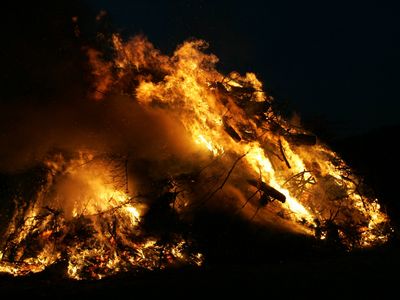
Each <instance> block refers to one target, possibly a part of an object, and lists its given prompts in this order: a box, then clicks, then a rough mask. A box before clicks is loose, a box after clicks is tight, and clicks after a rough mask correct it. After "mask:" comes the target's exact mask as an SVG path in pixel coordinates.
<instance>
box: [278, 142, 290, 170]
mask: <svg viewBox="0 0 400 300" xmlns="http://www.w3.org/2000/svg"><path fill="white" fill-rule="evenodd" d="M279 150H280V151H281V154H282V156H283V160H284V161H285V164H286V166H287V167H288V168H289V169H291V168H292V167H291V166H290V164H289V161H288V160H287V158H286V155H285V151H284V150H283V146H282V142H281V140H279Z"/></svg>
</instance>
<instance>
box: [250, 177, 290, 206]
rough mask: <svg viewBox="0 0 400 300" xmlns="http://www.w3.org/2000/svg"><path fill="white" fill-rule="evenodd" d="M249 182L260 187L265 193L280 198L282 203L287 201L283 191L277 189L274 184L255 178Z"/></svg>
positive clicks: (276, 198)
mask: <svg viewBox="0 0 400 300" xmlns="http://www.w3.org/2000/svg"><path fill="white" fill-rule="evenodd" d="M247 182H248V183H249V184H250V185H252V186H254V187H256V188H257V189H259V190H260V191H262V192H263V193H264V195H266V196H269V197H271V198H273V199H275V200H278V201H280V202H282V203H285V201H286V196H285V195H284V194H282V193H281V192H279V191H277V190H276V189H274V188H273V187H272V186H270V185H268V184H266V183H265V182H263V181H257V180H254V179H248V180H247Z"/></svg>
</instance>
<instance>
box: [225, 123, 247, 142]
mask: <svg viewBox="0 0 400 300" xmlns="http://www.w3.org/2000/svg"><path fill="white" fill-rule="evenodd" d="M223 122H224V130H225V132H226V133H227V134H229V135H230V137H231V138H233V139H234V140H235V141H236V142H240V141H241V140H242V138H241V137H240V135H239V134H238V133H237V132H236V130H235V129H234V128H233V127H232V126H231V125H229V124H228V122H227V120H226V118H224V119H223Z"/></svg>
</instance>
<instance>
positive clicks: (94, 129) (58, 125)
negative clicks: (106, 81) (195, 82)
mask: <svg viewBox="0 0 400 300" xmlns="http://www.w3.org/2000/svg"><path fill="white" fill-rule="evenodd" d="M1 111H2V117H1V120H0V128H1V130H2V132H1V136H2V138H1V140H0V170H1V171H7V172H9V171H16V170H21V169H25V168H28V167H31V166H33V165H35V164H37V163H39V162H41V161H43V158H44V157H45V156H46V154H47V153H48V152H49V151H52V150H54V149H58V150H61V151H76V150H77V149H90V150H94V151H96V152H100V153H101V152H112V153H120V154H125V155H126V154H134V156H135V157H136V158H142V159H150V158H151V159H159V160H165V159H167V158H170V157H171V156H174V155H175V156H176V155H179V157H181V158H185V157H188V156H189V155H190V154H191V153H192V152H193V151H194V150H195V149H194V148H193V146H192V145H193V143H191V142H190V141H189V138H188V137H187V135H186V133H185V131H184V129H183V127H182V125H181V124H180V123H179V122H178V121H177V120H175V119H173V118H172V117H171V116H167V115H166V114H163V113H162V112H161V111H158V110H156V109H152V110H149V109H144V108H142V107H141V106H139V105H138V104H136V103H135V102H134V101H133V100H132V98H127V97H122V96H115V97H111V98H108V99H105V100H103V101H101V102H93V101H90V99H79V101H76V100H71V101H69V100H68V99H65V100H61V101H59V102H55V103H52V104H50V105H46V106H41V107H40V106H38V107H33V106H30V105H26V106H24V107H20V106H16V105H7V106H5V105H3V107H1Z"/></svg>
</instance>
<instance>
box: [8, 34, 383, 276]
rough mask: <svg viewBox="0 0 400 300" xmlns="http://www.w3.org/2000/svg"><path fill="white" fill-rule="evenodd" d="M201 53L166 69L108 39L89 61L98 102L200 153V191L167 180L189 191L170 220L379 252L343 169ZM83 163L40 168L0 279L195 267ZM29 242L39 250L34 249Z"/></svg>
mask: <svg viewBox="0 0 400 300" xmlns="http://www.w3.org/2000/svg"><path fill="white" fill-rule="evenodd" d="M206 48H207V44H206V43H205V42H204V41H201V40H191V41H187V42H185V43H183V44H182V45H180V46H179V47H178V48H177V50H176V51H175V52H174V53H173V55H172V56H170V57H169V56H166V55H163V54H161V52H160V51H158V50H157V49H155V48H154V46H153V45H152V44H151V43H150V42H149V41H148V40H147V39H146V38H144V37H142V36H137V37H134V38H133V39H131V40H130V41H128V42H126V43H124V42H123V41H122V40H121V39H120V37H119V36H118V35H114V36H113V37H112V50H113V51H114V56H113V60H111V61H104V60H102V58H101V54H100V53H99V52H97V51H95V50H90V51H89V52H88V55H89V58H90V63H91V65H92V69H93V72H92V73H93V75H94V85H95V86H94V93H93V98H94V99H95V100H98V101H100V100H101V99H102V98H103V97H106V96H107V94H108V93H115V92H117V93H120V94H126V95H128V96H130V97H131V98H132V101H136V102H137V103H138V104H139V105H141V106H142V107H144V108H145V109H148V110H156V111H162V112H164V113H165V114H168V115H170V116H172V117H173V118H175V119H177V120H179V122H180V123H181V124H182V125H183V127H184V129H185V131H186V133H187V134H189V135H190V136H191V138H192V141H193V145H196V147H197V148H198V151H199V152H200V153H208V158H207V159H206V160H208V162H207V164H203V162H204V160H202V161H201V163H200V162H199V163H198V165H197V166H196V167H195V168H194V170H193V173H196V174H197V179H196V180H193V179H188V177H187V176H178V175H176V174H175V175H176V176H173V178H172V179H170V182H171V181H172V182H174V184H175V185H176V186H179V187H180V188H182V190H185V191H186V192H182V193H181V194H182V196H181V197H180V198H179V199H177V202H180V204H181V205H178V204H179V203H178V204H177V205H174V210H175V212H176V213H177V214H183V213H185V212H187V211H193V210H194V209H195V208H196V207H198V205H202V204H204V203H205V204H206V205H212V203H213V202H214V201H220V199H225V201H232V202H234V203H233V206H235V207H236V208H238V209H239V210H240V211H241V212H242V213H241V215H242V217H244V218H250V219H252V220H253V221H254V222H259V223H268V222H269V220H268V218H272V217H274V218H276V217H278V218H279V219H280V222H281V223H282V224H285V226H286V227H287V228H292V229H293V230H295V231H296V232H301V233H303V234H308V235H314V236H315V237H316V238H318V239H330V240H335V239H336V238H337V239H339V240H340V243H342V244H343V245H344V246H346V247H347V248H348V249H352V248H361V247H370V246H373V245H376V244H379V243H383V242H385V241H386V240H387V239H388V234H389V232H390V228H389V227H388V218H387V216H386V215H385V214H384V213H383V212H381V209H380V205H379V204H378V201H377V199H375V198H374V197H373V196H368V195H366V193H364V192H363V191H362V190H363V186H362V182H361V181H360V180H359V179H358V178H357V177H356V176H354V175H353V174H352V172H351V170H350V169H349V168H348V167H347V165H346V164H345V163H344V162H343V160H341V159H340V158H339V157H338V155H337V154H336V153H334V152H333V151H331V150H330V149H329V148H328V147H327V146H325V145H324V144H322V143H320V142H319V141H318V140H316V139H315V137H314V136H313V135H312V134H311V133H309V132H307V131H305V130H303V129H301V128H299V127H297V126H293V125H292V124H290V123H289V122H287V121H286V120H284V119H283V118H282V117H280V116H279V115H278V114H277V113H276V112H275V111H274V110H273V99H272V97H269V96H268V95H266V94H265V93H264V92H263V90H262V84H261V82H260V81H259V80H258V79H257V77H256V76H255V74H253V73H246V74H245V75H244V76H242V75H240V74H238V73H236V72H232V73H230V74H228V75H223V74H221V73H219V72H218V71H217V70H216V69H215V64H216V63H217V61H218V59H217V57H216V56H214V55H212V54H207V53H205V52H203V50H204V49H206ZM79 153H80V154H79V157H76V158H73V159H68V160H66V159H65V158H64V157H63V156H62V155H58V156H53V157H51V159H49V160H48V161H46V165H47V167H48V170H49V173H48V178H47V182H46V184H45V185H43V187H42V188H41V190H40V191H39V192H38V193H37V195H35V197H34V201H30V202H29V201H27V202H26V203H31V204H29V205H28V204H26V206H25V207H21V206H20V207H18V210H17V212H16V214H15V216H14V218H13V220H12V221H11V223H10V226H9V228H8V230H7V232H6V237H7V238H6V241H5V242H4V243H3V244H2V248H1V252H0V259H1V264H0V271H3V272H9V273H12V274H15V275H21V274H25V273H29V272H38V271H41V270H43V269H44V268H45V267H46V266H48V265H50V264H53V263H54V262H56V261H59V260H60V258H62V257H64V258H65V257H67V264H68V275H69V276H71V277H72V278H77V279H79V278H87V277H90V278H102V277H103V276H106V275H109V274H114V273H115V272H118V271H120V270H129V269H132V268H137V267H139V268H148V269H154V268H157V267H160V266H166V265H168V264H170V263H173V262H174V261H185V262H190V263H194V264H200V263H201V261H202V257H201V254H198V253H194V252H192V253H188V252H187V251H186V250H187V249H188V247H187V243H188V241H187V240H185V239H183V238H181V237H180V236H179V235H177V236H174V237H173V238H172V237H169V239H168V241H169V242H168V243H165V242H164V243H160V242H159V240H160V239H159V237H157V236H150V235H144V234H143V233H142V229H141V217H142V215H143V214H145V213H146V210H147V209H148V207H147V205H146V201H145V198H146V197H144V196H138V195H137V194H135V192H134V191H127V190H126V187H124V186H121V185H119V186H118V184H115V180H112V178H113V176H112V175H110V174H111V173H110V172H111V171H110V170H112V168H113V166H112V165H109V164H107V163H106V162H107V161H109V160H108V159H106V158H104V157H102V156H99V155H96V154H94V153H93V151H82V152H79ZM95 158H96V159H95ZM193 164H194V165H196V162H194V163H193ZM204 165H205V167H204ZM198 169H201V171H198ZM59 178H62V180H61V182H58V181H57V180H58V179H59ZM114 179H115V178H114ZM216 199H217V200H216ZM210 203H211V204H210ZM261 212H263V213H261ZM27 241H36V242H37V243H38V246H37V247H36V246H35V247H34V249H33V248H32V247H31V248H32V249H30V248H29V247H28V246H27V245H26V242H27ZM60 243H62V245H60ZM160 253H163V255H162V257H163V259H160Z"/></svg>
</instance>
